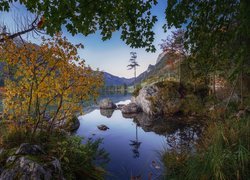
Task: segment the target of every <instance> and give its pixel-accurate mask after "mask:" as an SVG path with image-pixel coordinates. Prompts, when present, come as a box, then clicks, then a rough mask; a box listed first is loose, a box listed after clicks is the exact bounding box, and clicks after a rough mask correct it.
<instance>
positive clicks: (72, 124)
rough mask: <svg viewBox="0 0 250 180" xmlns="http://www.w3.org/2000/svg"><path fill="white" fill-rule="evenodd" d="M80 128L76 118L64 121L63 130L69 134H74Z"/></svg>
mask: <svg viewBox="0 0 250 180" xmlns="http://www.w3.org/2000/svg"><path fill="white" fill-rule="evenodd" d="M79 127H80V121H79V119H78V118H77V117H76V116H73V117H72V118H69V119H68V120H66V122H65V124H64V129H65V130H67V131H69V132H74V131H76V130H77V129H78V128H79Z"/></svg>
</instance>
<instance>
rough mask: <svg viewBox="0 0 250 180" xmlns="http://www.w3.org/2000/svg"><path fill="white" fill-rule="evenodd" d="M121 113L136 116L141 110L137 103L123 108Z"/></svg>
mask: <svg viewBox="0 0 250 180" xmlns="http://www.w3.org/2000/svg"><path fill="white" fill-rule="evenodd" d="M121 111H122V113H124V114H135V113H139V112H140V111H141V108H140V107H139V106H138V105H137V104H135V103H129V104H128V105H125V106H123V107H122V109H121Z"/></svg>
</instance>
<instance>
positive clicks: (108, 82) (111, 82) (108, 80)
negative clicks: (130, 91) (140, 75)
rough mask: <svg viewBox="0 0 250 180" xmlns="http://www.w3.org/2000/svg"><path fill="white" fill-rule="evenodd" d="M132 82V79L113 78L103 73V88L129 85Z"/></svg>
mask: <svg viewBox="0 0 250 180" xmlns="http://www.w3.org/2000/svg"><path fill="white" fill-rule="evenodd" d="M133 81H134V78H130V79H127V78H124V77H118V76H114V75H112V74H109V73H107V72H104V82H105V86H121V85H124V84H126V85H130V84H132V82H133Z"/></svg>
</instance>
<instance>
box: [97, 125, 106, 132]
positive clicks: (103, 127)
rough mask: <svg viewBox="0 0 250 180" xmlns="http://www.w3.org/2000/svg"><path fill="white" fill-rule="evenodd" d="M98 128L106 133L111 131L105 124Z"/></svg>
mask: <svg viewBox="0 0 250 180" xmlns="http://www.w3.org/2000/svg"><path fill="white" fill-rule="evenodd" d="M97 128H98V129H100V130H101V131H106V130H108V129H109V127H108V126H106V125H104V124H102V125H99V126H97Z"/></svg>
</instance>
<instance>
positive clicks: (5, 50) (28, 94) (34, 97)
mask: <svg viewBox="0 0 250 180" xmlns="http://www.w3.org/2000/svg"><path fill="white" fill-rule="evenodd" d="M81 46H82V45H76V46H74V45H73V44H71V43H69V42H68V41H67V39H66V38H62V37H61V35H59V34H58V35H56V36H55V37H53V38H50V39H44V38H43V43H42V44H41V46H37V45H34V44H32V43H26V44H23V45H22V46H20V45H19V46H17V45H16V44H15V43H13V42H12V41H6V42H5V43H3V44H2V45H1V46H0V50H1V54H0V56H1V59H4V60H5V63H6V69H5V70H7V71H8V69H10V68H14V71H13V72H12V73H13V76H12V77H11V78H7V79H6V80H5V82H6V83H5V88H6V93H5V99H4V107H5V108H4V114H5V115H6V116H7V117H8V119H10V120H13V121H16V122H17V124H19V125H20V124H22V123H24V124H25V125H30V126H31V127H32V128H33V132H34V133H35V132H36V130H37V128H38V127H43V126H44V125H46V126H45V127H46V128H47V129H48V130H52V129H53V127H54V125H55V124H60V123H61V122H63V121H65V120H69V119H71V118H72V117H73V116H74V115H75V113H76V112H81V111H82V105H81V103H82V101H87V100H90V99H91V98H92V97H93V98H96V97H97V95H98V91H99V89H100V86H101V85H102V75H101V73H99V72H96V71H93V70H92V69H91V68H90V67H86V66H85V65H84V61H83V60H81V59H80V58H79V56H78V55H77V48H80V47H81Z"/></svg>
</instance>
